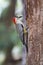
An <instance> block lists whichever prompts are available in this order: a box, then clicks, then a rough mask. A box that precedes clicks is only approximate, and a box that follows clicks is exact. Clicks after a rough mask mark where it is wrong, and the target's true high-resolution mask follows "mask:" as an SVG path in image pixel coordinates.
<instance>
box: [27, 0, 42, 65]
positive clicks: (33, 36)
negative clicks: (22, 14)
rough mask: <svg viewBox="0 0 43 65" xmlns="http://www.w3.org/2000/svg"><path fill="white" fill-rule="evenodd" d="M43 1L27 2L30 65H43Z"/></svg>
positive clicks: (30, 0)
mask: <svg viewBox="0 0 43 65" xmlns="http://www.w3.org/2000/svg"><path fill="white" fill-rule="evenodd" d="M42 4H43V0H27V3H26V8H27V9H26V14H27V16H26V20H27V24H28V26H29V34H28V37H29V41H28V65H43V11H42V10H43V5H42Z"/></svg>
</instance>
